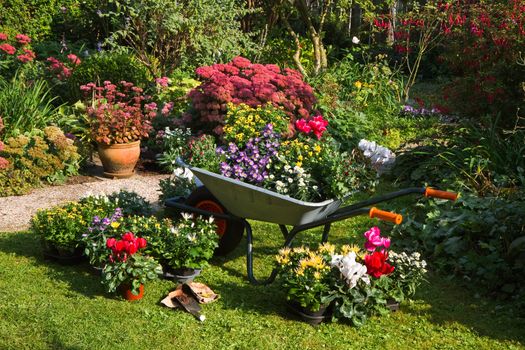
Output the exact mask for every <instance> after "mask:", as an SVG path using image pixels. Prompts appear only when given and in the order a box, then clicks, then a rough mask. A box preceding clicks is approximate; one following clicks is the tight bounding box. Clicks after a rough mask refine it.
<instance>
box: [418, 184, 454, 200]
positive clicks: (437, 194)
mask: <svg viewBox="0 0 525 350" xmlns="http://www.w3.org/2000/svg"><path fill="white" fill-rule="evenodd" d="M425 197H434V198H441V199H449V200H451V201H455V200H456V199H458V194H457V193H454V192H447V191H440V190H435V189H433V188H430V187H427V188H426V189H425Z"/></svg>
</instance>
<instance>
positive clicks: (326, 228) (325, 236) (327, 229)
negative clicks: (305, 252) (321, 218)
mask: <svg viewBox="0 0 525 350" xmlns="http://www.w3.org/2000/svg"><path fill="white" fill-rule="evenodd" d="M331 227H332V224H331V223H328V224H325V225H324V229H323V238H321V243H326V242H328V234H329V233H330V228H331Z"/></svg>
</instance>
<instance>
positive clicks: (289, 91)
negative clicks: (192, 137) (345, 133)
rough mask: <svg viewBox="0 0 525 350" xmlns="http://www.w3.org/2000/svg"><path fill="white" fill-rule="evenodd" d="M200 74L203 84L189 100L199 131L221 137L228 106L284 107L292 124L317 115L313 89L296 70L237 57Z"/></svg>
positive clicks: (198, 70) (201, 68)
mask: <svg viewBox="0 0 525 350" xmlns="http://www.w3.org/2000/svg"><path fill="white" fill-rule="evenodd" d="M196 73H197V76H198V78H199V80H201V81H202V84H201V85H200V86H199V87H197V88H195V89H193V90H192V91H191V92H190V93H189V97H190V99H191V102H192V106H193V109H194V113H195V116H194V117H195V120H194V122H195V124H196V126H198V129H204V130H206V131H209V130H213V131H214V132H215V133H216V134H218V135H221V134H222V133H223V131H222V125H223V124H224V117H225V115H226V113H227V109H228V106H227V103H228V102H231V103H233V104H240V103H244V104H246V105H248V106H250V107H252V108H255V107H257V106H262V105H265V104H267V103H271V104H272V105H274V106H276V107H278V106H280V107H282V108H283V110H284V111H285V112H286V114H287V115H288V117H289V118H290V121H291V122H292V123H293V122H294V121H295V119H296V118H301V117H302V118H307V119H308V118H310V116H311V115H312V114H313V113H314V104H315V102H316V99H315V96H314V93H313V89H312V88H311V87H310V86H309V85H308V84H306V83H305V82H304V81H303V79H302V76H301V74H300V73H299V72H297V71H295V70H293V69H289V68H285V69H284V70H282V71H281V69H280V68H279V67H278V66H276V65H272V64H268V65H262V64H255V63H251V62H250V61H249V60H247V59H246V58H243V57H236V58H234V59H233V60H232V61H231V62H229V63H227V64H214V65H212V66H204V67H199V68H197V70H196ZM188 118H191V116H189V115H187V116H186V119H188Z"/></svg>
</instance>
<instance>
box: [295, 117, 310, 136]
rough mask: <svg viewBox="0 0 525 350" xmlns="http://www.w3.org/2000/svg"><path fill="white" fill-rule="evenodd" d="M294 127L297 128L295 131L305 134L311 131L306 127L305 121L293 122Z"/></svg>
mask: <svg viewBox="0 0 525 350" xmlns="http://www.w3.org/2000/svg"><path fill="white" fill-rule="evenodd" d="M295 127H296V128H297V130H299V131H301V132H303V133H305V134H309V133H310V131H312V128H311V127H310V126H309V125H308V123H307V121H306V119H299V120H297V121H296V122H295Z"/></svg>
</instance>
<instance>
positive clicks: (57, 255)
mask: <svg viewBox="0 0 525 350" xmlns="http://www.w3.org/2000/svg"><path fill="white" fill-rule="evenodd" d="M42 245H43V251H42V253H43V255H44V258H45V259H48V260H52V261H55V262H57V263H59V264H61V265H77V264H79V263H81V262H83V261H84V260H85V259H86V257H85V256H84V250H83V249H82V248H75V249H64V248H61V247H57V246H55V245H53V244H50V243H48V242H43V243H42Z"/></svg>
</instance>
